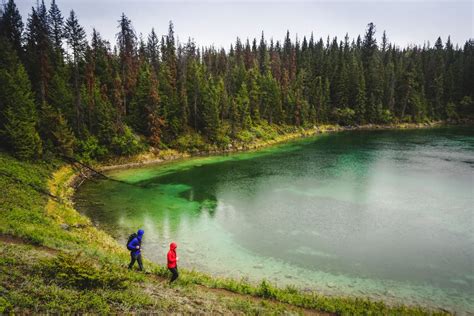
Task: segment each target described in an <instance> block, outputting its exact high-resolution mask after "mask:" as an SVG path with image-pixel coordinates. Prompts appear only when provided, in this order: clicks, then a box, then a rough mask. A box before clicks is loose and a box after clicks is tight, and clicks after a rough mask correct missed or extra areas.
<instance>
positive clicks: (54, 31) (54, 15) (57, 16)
mask: <svg viewBox="0 0 474 316" xmlns="http://www.w3.org/2000/svg"><path fill="white" fill-rule="evenodd" d="M49 20H50V23H49V24H50V32H51V37H52V39H53V44H54V50H55V51H56V54H57V55H58V58H61V57H62V55H63V48H62V41H63V39H64V35H65V34H64V33H65V31H64V20H63V16H62V14H61V11H60V10H59V8H58V6H57V5H56V0H52V1H51V6H50V8H49Z"/></svg>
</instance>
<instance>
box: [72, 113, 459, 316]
mask: <svg viewBox="0 0 474 316" xmlns="http://www.w3.org/2000/svg"><path fill="white" fill-rule="evenodd" d="M443 126H450V124H446V123H445V122H433V123H430V124H427V123H425V124H402V125H400V124H399V125H375V126H374V125H363V126H357V127H340V126H325V127H324V128H321V127H318V128H311V129H307V130H302V131H300V132H296V133H288V134H284V135H281V137H278V138H277V139H274V140H271V141H266V142H265V141H261V142H257V143H252V144H251V145H250V146H248V147H242V148H236V149H233V150H224V151H217V152H213V151H212V152H199V153H197V154H190V153H183V152H177V151H172V152H171V153H172V154H171V155H167V156H158V157H156V156H155V157H151V159H150V158H149V157H148V158H149V159H143V156H141V155H139V157H138V158H141V159H142V160H139V161H135V159H137V157H136V156H135V157H127V158H123V157H122V158H120V159H121V160H122V159H126V160H129V162H124V163H121V164H112V165H99V166H95V167H96V168H97V169H98V170H100V171H108V170H116V169H128V168H136V167H141V166H146V165H154V164H157V165H159V164H162V163H165V162H173V161H176V160H179V159H187V158H194V157H204V156H212V155H221V154H230V153H238V152H247V151H253V150H258V149H263V148H265V147H269V146H272V145H277V144H280V143H284V142H286V141H291V140H295V139H299V138H305V137H311V136H315V135H321V134H326V133H334V132H340V131H351V130H395V129H399V130H405V129H425V128H433V127H443ZM167 153H170V151H167ZM130 160H131V161H130ZM122 162H123V160H122ZM72 171H73V172H72V173H71V174H70V177H69V179H68V180H66V181H65V182H64V183H63V184H64V185H65V187H67V188H69V189H70V190H72V191H70V192H69V194H68V195H69V197H68V198H67V202H68V203H71V204H70V205H71V206H72V208H73V209H74V211H75V212H77V213H78V214H80V215H81V216H85V215H83V214H82V213H80V212H79V211H78V210H77V209H76V208H75V207H74V202H73V201H74V195H75V191H76V190H77V189H78V187H79V186H80V184H82V183H83V182H85V181H86V180H91V179H90V178H83V177H82V176H83V174H81V173H83V172H84V170H82V171H79V170H72ZM89 176H93V175H89ZM78 180H82V181H81V182H80V184H79V185H77V182H78ZM93 226H95V225H93ZM95 229H97V230H99V231H101V232H102V233H103V234H106V235H107V236H110V235H108V234H107V233H106V232H105V231H103V230H102V229H101V228H98V227H95ZM114 240H115V239H114ZM115 241H116V240H115ZM185 273H186V272H185ZM192 273H194V270H193V272H192ZM196 273H198V274H199V275H204V276H205V278H206V279H207V278H211V280H220V279H222V277H212V276H208V275H207V273H206V272H199V271H196ZM223 278H224V280H234V279H233V278H230V277H226V276H224V277H223ZM196 282H197V283H196V284H201V283H200V282H201V281H196ZM213 282H218V281H213ZM233 282H238V281H233ZM203 286H207V285H205V284H203ZM253 286H258V285H256V284H253ZM211 288H212V287H211ZM217 288H219V287H217ZM314 291H316V290H315V289H313V290H311V292H310V293H316V292H314ZM236 293H239V292H236ZM302 293H304V291H303V292H302ZM323 295H324V296H327V294H323ZM329 297H334V298H336V299H338V298H341V299H356V300H357V299H362V300H369V301H371V302H374V303H377V302H381V303H383V304H385V305H387V306H392V307H397V306H401V305H399V304H400V302H397V303H393V302H392V303H390V302H388V301H385V300H380V301H378V300H374V299H373V298H368V297H359V298H357V297H355V298H352V297H347V296H344V295H342V296H340V295H336V296H333V295H329ZM405 306H407V307H409V308H422V309H426V310H429V311H431V312H434V313H437V312H440V311H441V312H447V313H451V311H449V310H445V309H443V308H440V307H430V306H420V305H411V304H408V305H405Z"/></svg>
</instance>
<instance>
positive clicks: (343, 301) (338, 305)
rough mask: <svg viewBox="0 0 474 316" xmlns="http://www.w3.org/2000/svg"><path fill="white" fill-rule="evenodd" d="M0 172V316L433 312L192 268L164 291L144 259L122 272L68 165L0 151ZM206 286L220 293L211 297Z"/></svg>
mask: <svg viewBox="0 0 474 316" xmlns="http://www.w3.org/2000/svg"><path fill="white" fill-rule="evenodd" d="M260 132H261V133H268V135H269V136H268V135H267V136H265V137H268V138H269V139H270V138H271V137H273V136H274V135H272V134H271V133H270V132H269V131H260ZM2 171H3V172H5V173H8V175H9V176H8V177H7V176H0V186H1V187H2V196H1V199H0V216H1V218H2V220H1V221H0V237H1V236H3V239H4V241H0V314H6V313H10V312H18V313H48V312H54V313H99V314H106V313H140V312H143V313H146V312H151V311H153V312H165V313H209V312H216V313H236V312H238V313H244V314H281V313H283V312H286V311H290V312H291V313H301V312H302V311H303V309H312V310H318V311H325V312H330V313H336V314H342V315H354V314H358V315H367V314H385V315H425V314H434V313H433V312H432V311H429V310H425V309H422V308H418V307H407V306H387V305H386V304H384V303H382V302H373V301H369V300H366V299H356V298H344V297H327V296H322V295H319V294H318V293H306V292H305V293H302V292H300V291H298V290H297V289H296V288H294V287H286V288H279V287H277V286H275V285H273V284H270V283H268V282H267V281H262V282H261V283H260V284H251V283H249V282H248V281H246V280H240V281H239V280H234V279H227V278H214V277H211V276H209V275H206V274H204V273H200V272H197V271H186V270H181V273H180V279H179V280H178V281H177V282H176V284H175V285H173V286H172V287H170V286H168V285H167V282H165V278H168V277H169V275H168V273H169V272H168V271H167V269H166V268H165V267H162V266H158V265H156V264H153V263H151V262H149V261H145V264H146V267H147V269H148V271H150V272H151V273H149V274H144V273H138V272H130V271H128V270H127V269H126V268H125V265H126V264H127V263H128V260H129V255H128V252H127V250H126V249H125V248H124V247H123V246H122V245H119V244H118V243H117V242H116V241H115V240H114V239H113V238H112V237H110V236H109V235H107V234H106V233H105V232H103V231H100V230H98V229H97V228H95V227H94V226H93V225H92V224H91V222H90V220H89V219H88V218H87V217H84V216H82V215H80V214H78V213H77V212H76V211H75V210H74V208H73V205H72V203H71V202H70V198H71V196H72V194H73V190H71V189H70V188H69V186H68V184H69V181H70V179H71V177H72V176H73V175H74V171H73V170H72V169H71V168H70V167H66V166H60V165H59V164H55V163H44V162H38V163H29V162H19V161H17V160H16V159H14V158H12V157H11V156H9V155H8V154H5V153H0V173H1V172H2ZM12 177H13V178H12ZM30 184H31V185H30ZM38 188H40V189H42V190H47V191H49V192H51V193H52V194H53V195H55V196H57V197H58V199H59V200H60V202H58V201H54V200H53V199H51V198H48V197H47V196H46V195H44V194H43V193H41V192H40V191H41V190H38ZM6 236H7V237H6ZM8 238H9V239H11V240H10V241H8V240H6V239H8ZM203 287H204V288H203ZM212 289H221V290H220V291H219V293H213V292H212ZM222 290H226V291H229V292H233V293H237V294H232V293H228V292H226V291H222ZM226 293H228V294H226ZM236 295H237V297H236Z"/></svg>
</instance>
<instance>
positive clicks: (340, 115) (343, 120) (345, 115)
mask: <svg viewBox="0 0 474 316" xmlns="http://www.w3.org/2000/svg"><path fill="white" fill-rule="evenodd" d="M332 115H333V117H334V119H335V120H336V121H337V122H338V123H339V124H341V125H343V126H347V125H354V124H355V111H354V110H353V109H351V108H348V107H345V108H343V109H340V108H335V109H334V111H333V112H332Z"/></svg>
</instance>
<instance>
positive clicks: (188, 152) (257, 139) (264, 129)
mask: <svg viewBox="0 0 474 316" xmlns="http://www.w3.org/2000/svg"><path fill="white" fill-rule="evenodd" d="M445 124H446V123H445V122H442V121H435V122H430V123H399V124H390V125H373V124H369V125H360V126H340V125H318V126H313V127H309V128H302V127H295V126H285V125H270V124H264V125H257V126H254V127H252V128H251V129H249V130H245V131H242V132H241V133H239V134H238V135H237V137H236V138H235V139H234V140H233V141H232V142H230V143H229V145H228V146H226V147H225V148H222V147H218V146H215V145H211V144H207V143H204V142H203V141H202V140H201V139H200V138H199V137H198V138H197V139H196V138H194V137H191V136H190V137H188V138H187V139H188V140H189V141H188V142H183V143H182V146H181V147H179V148H175V149H161V150H157V149H154V148H150V149H149V150H147V151H145V152H143V153H141V154H138V155H132V156H122V157H113V158H109V159H106V160H105V161H102V162H100V163H96V166H97V167H99V168H100V169H101V170H111V169H117V168H133V167H138V166H141V165H146V164H157V163H161V162H165V161H171V160H176V159H183V158H189V157H192V156H205V155H216V154H226V153H232V152H240V151H249V150H258V149H260V148H264V147H268V146H272V145H275V144H279V143H283V142H287V141H290V140H293V139H297V138H302V137H310V136H314V135H318V134H324V133H331V132H338V131H344V130H371V129H374V130H381V129H414V128H429V127H434V126H441V125H445Z"/></svg>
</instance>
